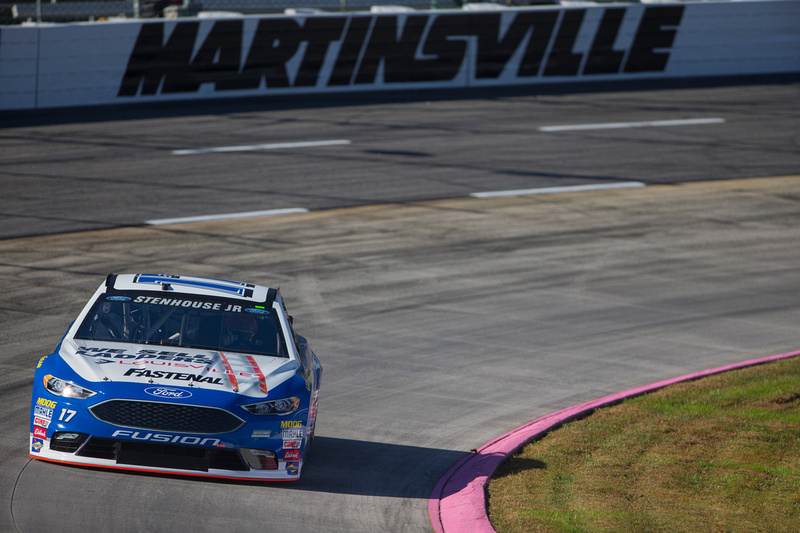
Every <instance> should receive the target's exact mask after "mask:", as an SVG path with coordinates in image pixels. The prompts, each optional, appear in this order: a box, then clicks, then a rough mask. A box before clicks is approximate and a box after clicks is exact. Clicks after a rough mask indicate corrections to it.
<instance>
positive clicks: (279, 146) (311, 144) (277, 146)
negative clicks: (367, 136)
mask: <svg viewBox="0 0 800 533" xmlns="http://www.w3.org/2000/svg"><path fill="white" fill-rule="evenodd" d="M345 144H350V141H348V140H347V139H333V140H330V141H306V142H291V143H273V144H248V145H243V146H218V147H216V148H214V147H212V148H195V149H192V150H173V151H172V154H173V155H195V154H213V153H224V152H255V151H258V150H285V149H289V148H316V147H319V146H341V145H345Z"/></svg>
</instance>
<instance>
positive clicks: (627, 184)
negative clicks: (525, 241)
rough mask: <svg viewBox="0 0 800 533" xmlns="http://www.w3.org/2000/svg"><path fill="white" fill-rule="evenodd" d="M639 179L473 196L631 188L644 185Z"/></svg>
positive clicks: (487, 196) (526, 194) (481, 193)
mask: <svg viewBox="0 0 800 533" xmlns="http://www.w3.org/2000/svg"><path fill="white" fill-rule="evenodd" d="M644 186H645V184H644V183H642V182H641V181H624V182H620V183H599V184H591V185H571V186H566V187H540V188H538V189H516V190H510V191H489V192H474V193H472V194H470V196H472V197H473V198H497V197H499V196H528V195H531V194H556V193H562V192H581V191H601V190H604V189H631V188H633V187H644Z"/></svg>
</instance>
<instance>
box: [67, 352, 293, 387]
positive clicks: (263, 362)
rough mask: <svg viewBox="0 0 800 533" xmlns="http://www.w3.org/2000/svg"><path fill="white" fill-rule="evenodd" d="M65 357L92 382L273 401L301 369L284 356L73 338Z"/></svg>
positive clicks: (73, 367)
mask: <svg viewBox="0 0 800 533" xmlns="http://www.w3.org/2000/svg"><path fill="white" fill-rule="evenodd" d="M59 356H60V357H61V359H62V360H63V361H64V362H66V364H68V365H69V366H70V368H72V370H74V371H75V372H76V373H78V375H80V376H81V377H82V378H83V379H86V380H88V381H92V382H105V383H111V382H117V383H119V382H127V383H138V384H141V385H142V386H153V385H161V386H172V387H197V388H202V389H208V390H216V391H222V392H232V393H237V394H242V395H246V396H252V397H256V398H264V397H267V396H268V394H269V391H270V390H272V389H274V388H276V387H277V386H278V385H280V384H281V383H283V382H284V381H286V380H287V379H289V378H291V377H292V376H293V375H294V374H295V370H296V369H297V363H295V362H293V361H291V360H289V359H286V358H284V357H269V356H263V355H248V354H240V353H235V352H224V353H223V352H216V351H211V350H197V349H191V348H184V347H178V346H150V345H142V344H127V343H113V342H105V341H103V342H100V341H75V340H67V341H65V342H63V343H62V344H61V347H60V350H59Z"/></svg>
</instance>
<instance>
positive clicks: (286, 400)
mask: <svg viewBox="0 0 800 533" xmlns="http://www.w3.org/2000/svg"><path fill="white" fill-rule="evenodd" d="M321 374H322V367H321V366H320V362H319V360H318V359H317V357H316V355H314V352H312V351H311V348H309V346H308V343H307V342H306V340H305V339H304V338H303V337H301V336H299V335H297V334H295V332H294V329H293V326H292V317H291V316H290V315H289V314H288V313H287V312H286V307H285V305H284V302H283V298H282V297H281V294H280V292H279V291H278V290H277V289H274V288H268V287H263V286H259V285H252V284H249V283H239V282H234V281H225V280H218V279H206V278H197V277H187V276H167V275H155V274H125V275H113V274H112V275H109V276H108V278H107V279H106V281H105V283H103V284H102V285H101V286H100V288H98V289H97V292H95V294H94V296H93V297H92V299H91V300H90V301H89V303H88V304H87V305H86V306H85V307H84V309H83V311H81V314H80V315H79V316H78V318H77V319H76V320H75V322H73V323H72V325H71V326H70V327H69V329H68V330H67V332H66V334H65V335H64V337H63V338H62V339H61V342H60V343H59V345H58V346H57V347H56V350H55V352H53V353H52V354H50V355H48V356H46V357H42V358H41V359H40V360H39V363H38V364H37V365H36V376H35V378H34V385H33V398H32V406H31V436H30V455H31V456H32V457H35V458H37V459H43V460H46V461H54V462H60V463H69V464H78V465H90V466H98V467H106V468H119V469H125V470H139V471H149V472H161V473H172V474H184V475H194V476H211V477H218V478H232V479H262V480H295V479H298V478H299V477H300V472H301V470H302V468H303V464H304V462H305V461H306V460H307V458H308V454H309V450H310V448H311V442H312V440H313V437H314V427H315V422H316V413H317V402H318V400H319V385H320V377H321Z"/></svg>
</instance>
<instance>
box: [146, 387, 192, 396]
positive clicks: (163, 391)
mask: <svg viewBox="0 0 800 533" xmlns="http://www.w3.org/2000/svg"><path fill="white" fill-rule="evenodd" d="M144 391H145V392H146V393H147V394H149V395H150V396H157V397H159V398H189V397H190V396H191V395H192V393H191V392H189V391H188V390H180V389H170V388H169V387H147V388H146V389H144Z"/></svg>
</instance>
